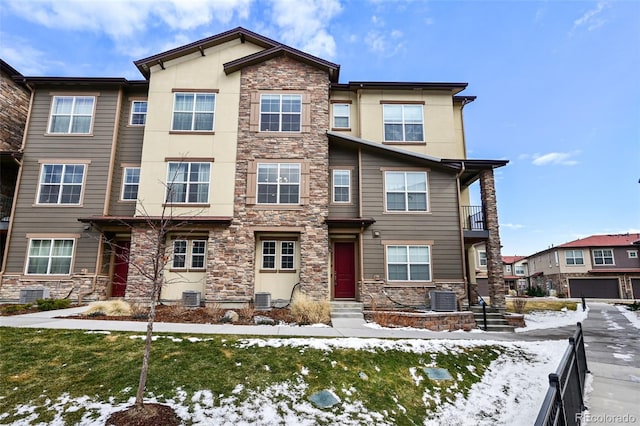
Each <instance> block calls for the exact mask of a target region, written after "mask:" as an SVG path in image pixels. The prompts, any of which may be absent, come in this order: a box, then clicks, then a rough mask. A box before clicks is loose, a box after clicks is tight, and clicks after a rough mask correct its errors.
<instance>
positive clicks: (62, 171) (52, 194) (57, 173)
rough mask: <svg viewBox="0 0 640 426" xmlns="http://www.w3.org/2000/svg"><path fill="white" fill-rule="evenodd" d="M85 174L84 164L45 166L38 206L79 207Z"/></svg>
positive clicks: (41, 173)
mask: <svg viewBox="0 0 640 426" xmlns="http://www.w3.org/2000/svg"><path fill="white" fill-rule="evenodd" d="M84 172H85V165H84V164H43V165H42V169H41V170H40V185H39V186H40V187H39V190H38V204H71V205H79V204H80V198H81V195H82V184H83V182H84Z"/></svg>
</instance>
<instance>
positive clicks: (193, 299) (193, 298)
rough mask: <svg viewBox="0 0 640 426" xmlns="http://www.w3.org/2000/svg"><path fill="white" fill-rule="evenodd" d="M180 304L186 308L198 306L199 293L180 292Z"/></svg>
mask: <svg viewBox="0 0 640 426" xmlns="http://www.w3.org/2000/svg"><path fill="white" fill-rule="evenodd" d="M182 304H183V305H184V306H188V307H191V308H193V307H198V306H200V292H199V291H183V292H182Z"/></svg>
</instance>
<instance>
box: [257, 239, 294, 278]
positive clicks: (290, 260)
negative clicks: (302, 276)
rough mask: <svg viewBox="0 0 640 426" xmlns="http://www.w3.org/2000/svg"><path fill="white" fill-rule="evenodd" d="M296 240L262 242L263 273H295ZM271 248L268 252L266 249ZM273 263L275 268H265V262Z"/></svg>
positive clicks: (261, 260) (261, 259) (261, 262)
mask: <svg viewBox="0 0 640 426" xmlns="http://www.w3.org/2000/svg"><path fill="white" fill-rule="evenodd" d="M296 242H297V241H296V240H279V239H278V240H270V239H265V240H262V241H260V269H261V270H262V271H273V272H278V271H287V272H291V271H295V270H296ZM267 247H269V251H268V252H267V251H266V250H265V248H267ZM267 259H268V260H269V261H270V262H269V263H271V262H272V263H273V267H270V266H268V265H267V266H265V261H266V260H267Z"/></svg>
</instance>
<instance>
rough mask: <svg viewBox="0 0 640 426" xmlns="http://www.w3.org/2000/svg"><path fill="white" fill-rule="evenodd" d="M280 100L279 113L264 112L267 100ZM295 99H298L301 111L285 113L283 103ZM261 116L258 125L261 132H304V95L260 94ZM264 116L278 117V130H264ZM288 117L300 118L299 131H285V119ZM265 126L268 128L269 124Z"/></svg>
mask: <svg viewBox="0 0 640 426" xmlns="http://www.w3.org/2000/svg"><path fill="white" fill-rule="evenodd" d="M266 97H269V98H272V99H275V98H278V111H263V110H262V107H263V100H264V99H265V98H266ZM294 98H297V99H298V105H299V110H298V111H283V108H282V102H283V100H284V99H286V100H293V99H294ZM259 108H260V114H259V117H260V118H259V123H258V126H259V127H258V129H259V130H260V131H261V132H280V133H300V132H302V95H301V94H293V93H292V94H285V93H263V94H260V107H259ZM263 115H265V116H266V115H278V128H277V129H273V128H263V122H262V118H263ZM286 116H292V117H293V116H297V117H298V128H297V129H288V130H283V127H284V125H285V123H284V121H285V120H284V117H286ZM265 125H267V126H268V124H266V123H265Z"/></svg>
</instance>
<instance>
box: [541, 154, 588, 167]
mask: <svg viewBox="0 0 640 426" xmlns="http://www.w3.org/2000/svg"><path fill="white" fill-rule="evenodd" d="M577 154H579V151H574V152H550V153H548V154H534V155H533V162H532V164H533V165H534V166H547V165H560V166H575V165H576V164H578V161H577V160H574V159H572V157H574V156H576V155H577Z"/></svg>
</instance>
